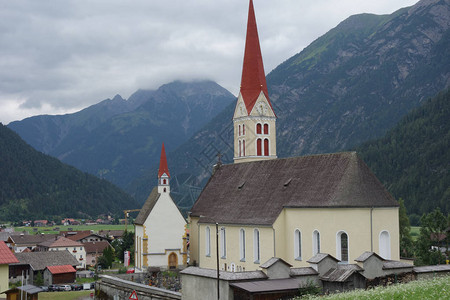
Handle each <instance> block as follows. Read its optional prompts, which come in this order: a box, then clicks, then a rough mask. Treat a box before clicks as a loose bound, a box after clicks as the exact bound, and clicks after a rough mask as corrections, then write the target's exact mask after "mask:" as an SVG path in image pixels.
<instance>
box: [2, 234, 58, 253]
mask: <svg viewBox="0 0 450 300" xmlns="http://www.w3.org/2000/svg"><path fill="white" fill-rule="evenodd" d="M57 236H58V235H57V234H23V233H21V234H12V235H10V236H9V237H8V240H7V241H6V243H7V245H8V247H9V248H11V249H12V250H13V251H14V252H15V253H20V252H22V251H24V250H25V249H28V250H34V249H35V248H36V247H37V245H39V244H40V243H42V242H45V241H47V240H49V239H55V238H56V237H57Z"/></svg>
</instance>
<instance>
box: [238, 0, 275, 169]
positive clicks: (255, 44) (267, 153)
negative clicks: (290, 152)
mask: <svg viewBox="0 0 450 300" xmlns="http://www.w3.org/2000/svg"><path fill="white" fill-rule="evenodd" d="M276 119H277V117H276V115H275V112H274V110H273V107H272V104H271V103H270V99H269V93H268V91H267V83H266V76H265V73H264V65H263V61H262V55H261V48H260V46H259V38H258V28H257V26H256V18H255V11H254V9H253V1H252V0H250V5H249V10H248V21H247V37H246V40H245V51H244V63H243V67H242V78H241V88H240V91H239V96H238V100H237V103H236V108H235V110H234V116H233V126H234V162H235V163H239V162H248V161H255V160H265V159H274V158H277V144H276V128H275V124H276Z"/></svg>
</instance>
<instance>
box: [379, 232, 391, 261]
mask: <svg viewBox="0 0 450 300" xmlns="http://www.w3.org/2000/svg"><path fill="white" fill-rule="evenodd" d="M379 252H380V256H381V257H382V258H384V259H391V238H390V236H389V232H387V231H386V230H383V231H382V232H381V233H380V238H379Z"/></svg>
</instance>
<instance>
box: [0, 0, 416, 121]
mask: <svg viewBox="0 0 450 300" xmlns="http://www.w3.org/2000/svg"><path fill="white" fill-rule="evenodd" d="M366 2H367V3H366ZM414 2H415V0H390V1H388V0H380V1H359V0H340V1H338V0H316V1H299V0H279V1H263V0H254V5H255V11H256V17H257V22H258V27H259V34H260V40H261V48H262V51H263V57H264V63H265V69H266V73H268V72H269V71H270V70H272V69H273V68H275V67H276V66H277V65H278V64H280V63H281V62H283V61H284V60H286V59H287V58H289V57H290V56H292V55H294V54H295V53H298V52H299V51H301V50H302V49H303V48H304V47H306V46H307V45H308V44H309V43H311V42H312V41H313V40H314V39H316V38H317V37H319V36H320V35H322V34H324V33H326V32H327V31H328V30H330V29H331V28H333V27H335V26H336V25H337V24H338V23H339V22H340V21H342V20H344V19H345V18H346V17H348V16H350V15H352V14H356V13H362V12H371V13H377V14H381V13H392V12H393V11H395V10H397V9H399V8H401V7H405V6H409V5H412V4H414ZM247 9H248V1H245V0H227V1H220V0H219V1H211V0H191V1H181V0H174V1H147V0H135V1H118V0H109V1H105V0H96V1H92V0H89V1H88V0H72V1H68V0H61V1H50V0H41V1H34V0H28V1H21V0H17V1H1V2H0V122H3V123H4V124H7V123H8V122H10V121H13V120H18V119H22V118H24V117H27V116H31V115H36V114H43V113H46V114H59V113H67V112H73V111H76V110H79V109H81V108H84V107H86V106H88V105H91V104H94V103H97V102H99V101H100V100H102V99H105V98H108V97H112V96H114V95H115V94H117V93H119V94H121V95H122V96H123V97H125V98H127V97H129V95H130V94H131V93H132V92H134V91H135V90H137V89H139V88H144V89H154V88H157V87H158V86H160V85H161V84H164V83H167V82H170V81H172V80H176V79H182V80H190V79H212V80H215V81H217V82H218V83H219V84H221V85H222V86H224V87H225V88H227V89H229V90H230V91H231V92H233V93H235V94H236V93H237V90H238V88H239V82H240V76H241V64H242V55H243V48H244V38H245V29H246V22H247V20H246V19H247Z"/></svg>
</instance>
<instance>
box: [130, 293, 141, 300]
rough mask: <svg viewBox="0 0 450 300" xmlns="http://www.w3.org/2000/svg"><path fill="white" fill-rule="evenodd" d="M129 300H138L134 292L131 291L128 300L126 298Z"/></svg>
mask: <svg viewBox="0 0 450 300" xmlns="http://www.w3.org/2000/svg"><path fill="white" fill-rule="evenodd" d="M128 299H129V300H139V299H138V297H137V294H136V291H133V292H132V293H131V295H130V298H128Z"/></svg>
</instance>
